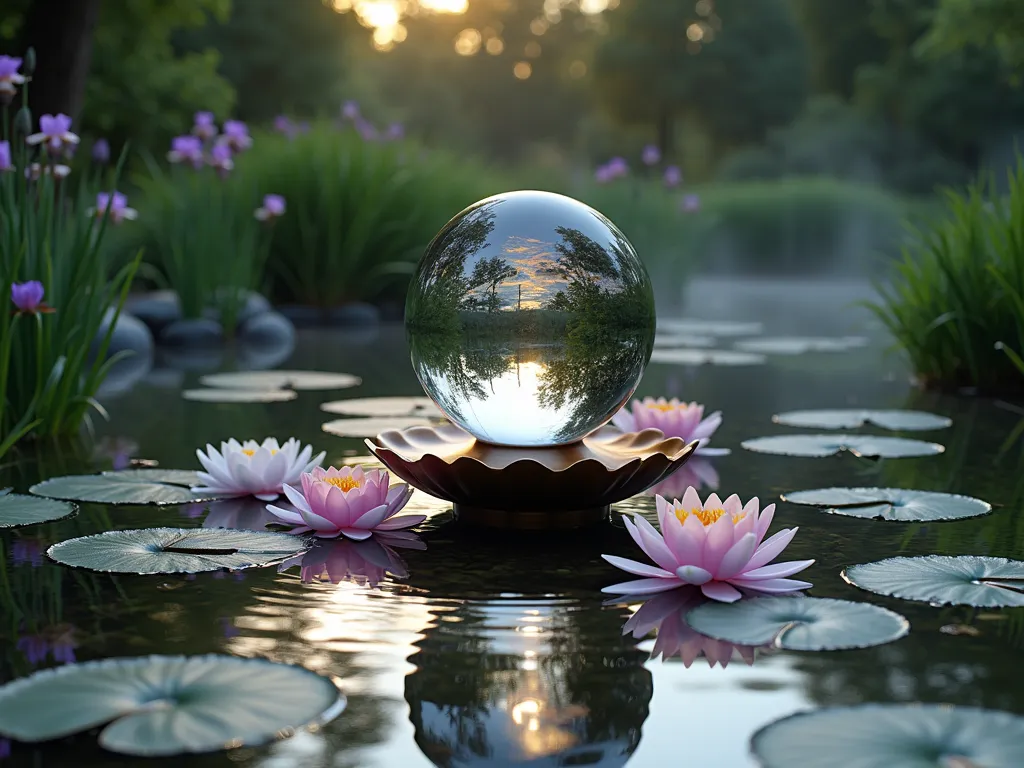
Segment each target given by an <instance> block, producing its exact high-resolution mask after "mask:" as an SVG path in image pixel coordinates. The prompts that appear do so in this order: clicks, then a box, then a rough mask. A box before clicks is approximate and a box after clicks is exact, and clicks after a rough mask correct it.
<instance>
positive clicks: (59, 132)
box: [25, 113, 79, 155]
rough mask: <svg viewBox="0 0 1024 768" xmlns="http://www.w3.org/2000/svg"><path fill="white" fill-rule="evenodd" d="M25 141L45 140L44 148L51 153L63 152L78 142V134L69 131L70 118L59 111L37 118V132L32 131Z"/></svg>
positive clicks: (38, 141) (31, 142) (37, 142)
mask: <svg viewBox="0 0 1024 768" xmlns="http://www.w3.org/2000/svg"><path fill="white" fill-rule="evenodd" d="M25 141H26V142H27V143H28V144H42V143H43V142H44V141H45V142H46V150H47V151H48V152H49V153H50V154H51V155H59V154H63V153H64V152H65V151H66V150H67V149H68V147H70V146H72V145H75V144H77V143H78V141H79V139H78V135H77V134H75V133H72V132H71V118H70V117H68V116H67V115H65V114H63V113H60V114H57V115H43V116H42V117H40V118H39V133H33V134H32V135H31V136H29V137H28V138H27V139H25Z"/></svg>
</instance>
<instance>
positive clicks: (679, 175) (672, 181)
mask: <svg viewBox="0 0 1024 768" xmlns="http://www.w3.org/2000/svg"><path fill="white" fill-rule="evenodd" d="M682 183H683V172H682V171H681V170H679V166H678V165H670V166H669V167H668V168H666V169H665V186H666V187H668V188H669V189H672V188H673V187H678V186H679V185H680V184H682Z"/></svg>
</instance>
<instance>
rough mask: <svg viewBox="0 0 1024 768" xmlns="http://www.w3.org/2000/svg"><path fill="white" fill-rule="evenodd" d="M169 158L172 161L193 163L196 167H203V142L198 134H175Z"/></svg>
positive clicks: (168, 154)
mask: <svg viewBox="0 0 1024 768" xmlns="http://www.w3.org/2000/svg"><path fill="white" fill-rule="evenodd" d="M167 159H168V160H170V161H171V162H172V163H192V166H193V167H194V168H202V166H203V142H202V141H201V140H200V139H199V137H198V136H188V135H186V136H175V137H174V138H173V139H171V151H170V152H168V153H167Z"/></svg>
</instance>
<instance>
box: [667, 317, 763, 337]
mask: <svg viewBox="0 0 1024 768" xmlns="http://www.w3.org/2000/svg"><path fill="white" fill-rule="evenodd" d="M762 329H763V326H762V325H761V323H743V322H735V321H732V320H688V319H672V318H658V330H659V331H662V332H665V333H678V334H693V335H695V336H756V335H757V334H759V333H761V331H762Z"/></svg>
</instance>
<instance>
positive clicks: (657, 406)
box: [647, 403, 690, 413]
mask: <svg viewBox="0 0 1024 768" xmlns="http://www.w3.org/2000/svg"><path fill="white" fill-rule="evenodd" d="M647 407H648V408H650V409H651V410H652V411H661V412H662V413H668V412H669V411H685V410H687V409H688V408H689V407H690V406H689V405H688V404H687V403H679V404H678V405H673V404H672V403H650V404H649V405H648V406H647Z"/></svg>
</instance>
